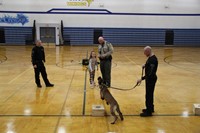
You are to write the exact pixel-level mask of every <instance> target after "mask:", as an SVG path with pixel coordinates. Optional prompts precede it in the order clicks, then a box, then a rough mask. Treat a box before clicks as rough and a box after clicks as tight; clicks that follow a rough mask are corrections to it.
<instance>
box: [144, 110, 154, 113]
mask: <svg viewBox="0 0 200 133" xmlns="http://www.w3.org/2000/svg"><path fill="white" fill-rule="evenodd" d="M142 112H143V113H145V112H147V109H142ZM151 113H154V110H152V111H151Z"/></svg>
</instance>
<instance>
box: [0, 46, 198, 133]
mask: <svg viewBox="0 0 200 133" xmlns="http://www.w3.org/2000/svg"><path fill="white" fill-rule="evenodd" d="M44 47H45V52H46V63H45V64H46V69H47V73H48V77H49V80H50V81H51V82H52V83H54V84H55V86H54V87H51V88H46V87H45V85H44V82H43V80H42V78H41V81H42V82H41V83H42V88H37V87H36V84H35V82H34V71H33V68H32V65H31V49H32V46H0V133H108V132H116V133H133V132H134V133H200V118H199V116H195V115H194V113H193V104H194V103H200V89H199V88H200V82H199V75H200V48H199V47H153V51H154V53H155V54H156V55H157V57H158V60H159V68H158V72H157V74H158V81H157V84H156V90H155V113H154V116H153V117H148V118H142V117H140V116H139V114H140V112H141V109H143V108H144V107H145V104H144V103H145V101H144V100H145V99H144V97H145V91H144V90H145V86H144V85H145V82H144V81H143V82H142V84H141V85H140V86H138V87H136V88H135V89H134V90H131V91H119V90H113V89H110V91H111V93H112V94H113V96H114V97H115V98H116V100H117V101H118V103H119V105H120V108H121V111H122V113H123V115H124V116H125V120H124V121H123V122H121V121H120V120H118V121H117V123H116V124H115V125H111V124H110V122H111V121H112V117H110V111H109V107H108V106H107V105H106V104H105V102H104V101H102V100H101V99H100V95H99V89H98V88H97V87H96V88H94V89H91V88H90V85H89V75H88V72H86V71H85V70H86V69H85V68H84V67H82V65H81V62H82V59H83V58H86V56H87V51H88V52H89V51H91V50H92V49H94V50H95V51H97V45H95V46H93V47H92V46H91V47H86V46H85V47H78V46H71V47H70V46H60V47H59V46H57V47H56V46H51V45H46V46H44ZM114 50H115V51H114V54H113V64H112V86H114V87H120V88H131V87H132V86H133V85H134V84H135V83H136V81H137V79H139V78H140V76H141V66H142V65H143V64H144V63H145V61H146V57H145V56H144V54H143V47H114ZM99 75H100V71H97V72H96V78H97V77H98V76H99ZM85 79H86V80H85ZM94 104H102V105H104V106H105V109H106V112H107V114H108V116H107V117H106V116H105V117H93V116H91V113H92V105H94Z"/></svg>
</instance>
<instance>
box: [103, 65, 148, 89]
mask: <svg viewBox="0 0 200 133" xmlns="http://www.w3.org/2000/svg"><path fill="white" fill-rule="evenodd" d="M143 73H144V67H142V74H141V78H142V77H143ZM140 84H141V82H140V83H138V82H137V83H136V84H135V85H134V86H133V87H132V88H130V89H122V88H118V87H113V86H111V87H108V86H107V85H105V84H103V86H105V87H107V88H111V89H115V90H120V91H130V90H133V89H135V88H136V87H137V86H140Z"/></svg>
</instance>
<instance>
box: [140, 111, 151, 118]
mask: <svg viewBox="0 0 200 133" xmlns="http://www.w3.org/2000/svg"><path fill="white" fill-rule="evenodd" d="M140 116H141V117H149V116H152V113H148V112H144V113H140Z"/></svg>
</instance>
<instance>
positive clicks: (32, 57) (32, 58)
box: [31, 48, 36, 66]
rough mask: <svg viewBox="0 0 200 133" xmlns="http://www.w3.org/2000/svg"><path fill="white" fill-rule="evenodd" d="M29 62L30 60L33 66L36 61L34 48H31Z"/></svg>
mask: <svg viewBox="0 0 200 133" xmlns="http://www.w3.org/2000/svg"><path fill="white" fill-rule="evenodd" d="M31 62H32V64H33V66H34V65H36V61H35V48H33V49H32V53H31Z"/></svg>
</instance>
